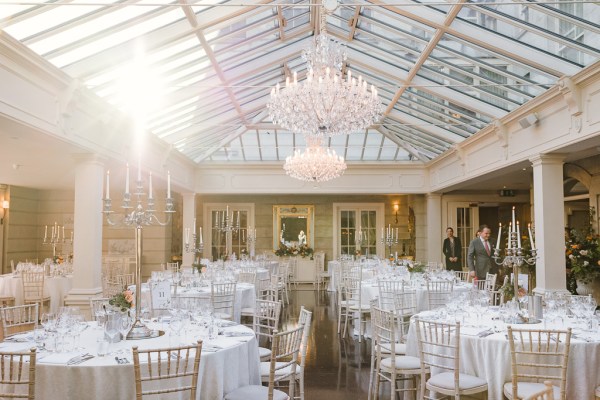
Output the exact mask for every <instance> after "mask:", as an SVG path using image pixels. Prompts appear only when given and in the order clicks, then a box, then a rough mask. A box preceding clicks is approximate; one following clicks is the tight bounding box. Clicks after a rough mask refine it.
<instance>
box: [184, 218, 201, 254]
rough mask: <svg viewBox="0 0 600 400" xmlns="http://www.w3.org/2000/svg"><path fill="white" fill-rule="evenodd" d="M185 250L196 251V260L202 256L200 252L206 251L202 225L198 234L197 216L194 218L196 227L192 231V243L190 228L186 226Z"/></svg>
mask: <svg viewBox="0 0 600 400" xmlns="http://www.w3.org/2000/svg"><path fill="white" fill-rule="evenodd" d="M185 251H186V252H188V253H194V261H196V258H197V257H199V256H200V253H202V252H203V251H204V241H203V239H202V227H200V234H199V235H197V234H196V218H194V229H193V232H192V242H191V244H190V228H185Z"/></svg>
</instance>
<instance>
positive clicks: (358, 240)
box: [354, 228, 369, 255]
mask: <svg viewBox="0 0 600 400" xmlns="http://www.w3.org/2000/svg"><path fill="white" fill-rule="evenodd" d="M364 238H365V232H363V231H362V229H361V228H358V229H357V230H356V232H354V245H355V246H356V250H358V251H359V253H361V254H362V245H363V241H364ZM368 249H369V248H368V247H367V252H368ZM367 255H368V254H367Z"/></svg>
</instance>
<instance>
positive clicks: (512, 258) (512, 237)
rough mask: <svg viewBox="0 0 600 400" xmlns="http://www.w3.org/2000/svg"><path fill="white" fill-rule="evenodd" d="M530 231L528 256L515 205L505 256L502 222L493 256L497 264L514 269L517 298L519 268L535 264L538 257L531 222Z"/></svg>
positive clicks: (515, 295) (514, 286)
mask: <svg viewBox="0 0 600 400" xmlns="http://www.w3.org/2000/svg"><path fill="white" fill-rule="evenodd" d="M528 231H529V242H530V243H531V250H530V257H527V256H526V255H525V254H524V253H525V250H524V249H523V247H522V246H521V227H520V226H519V222H518V221H517V222H516V223H515V207H513V208H512V222H511V223H510V224H509V226H508V247H507V248H506V249H505V252H504V254H505V255H504V258H502V256H501V255H500V253H501V250H500V241H501V238H502V224H500V225H499V227H498V238H497V242H496V248H495V249H494V255H493V256H492V258H493V259H494V262H495V263H496V264H497V265H502V266H503V267H506V268H510V269H512V272H513V289H514V299H517V298H518V295H519V268H520V267H521V266H522V265H523V264H527V265H534V264H535V262H536V259H537V249H536V248H535V241H534V237H533V234H532V232H531V224H529V225H528Z"/></svg>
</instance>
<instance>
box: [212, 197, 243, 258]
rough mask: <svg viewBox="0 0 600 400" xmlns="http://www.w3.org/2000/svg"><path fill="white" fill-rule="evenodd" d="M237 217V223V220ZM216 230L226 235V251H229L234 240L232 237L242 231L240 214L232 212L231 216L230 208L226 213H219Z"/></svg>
mask: <svg viewBox="0 0 600 400" xmlns="http://www.w3.org/2000/svg"><path fill="white" fill-rule="evenodd" d="M236 215H237V221H236V218H235V217H236ZM214 229H215V230H216V231H217V232H219V233H224V234H225V249H226V251H227V249H229V247H230V246H229V244H230V243H231V241H232V239H233V238H232V235H233V234H234V233H237V232H239V230H240V212H239V211H237V213H236V212H234V211H233V210H232V211H231V214H230V213H229V206H227V209H226V211H225V212H223V211H217V215H216V221H215V226H214Z"/></svg>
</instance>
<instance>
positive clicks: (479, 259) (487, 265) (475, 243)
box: [467, 225, 496, 280]
mask: <svg viewBox="0 0 600 400" xmlns="http://www.w3.org/2000/svg"><path fill="white" fill-rule="evenodd" d="M479 230H480V231H481V233H480V234H479V237H478V238H475V239H473V240H472V241H471V243H470V244H469V250H468V251H467V265H468V266H469V271H470V275H471V277H477V279H479V280H482V279H483V280H485V278H486V274H487V273H488V272H489V273H492V274H493V273H495V272H494V271H495V270H496V268H495V265H494V260H493V259H492V255H493V254H494V249H493V248H492V244H491V243H490V241H489V239H490V234H491V233H492V231H491V229H490V227H489V226H487V225H481V227H479Z"/></svg>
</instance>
